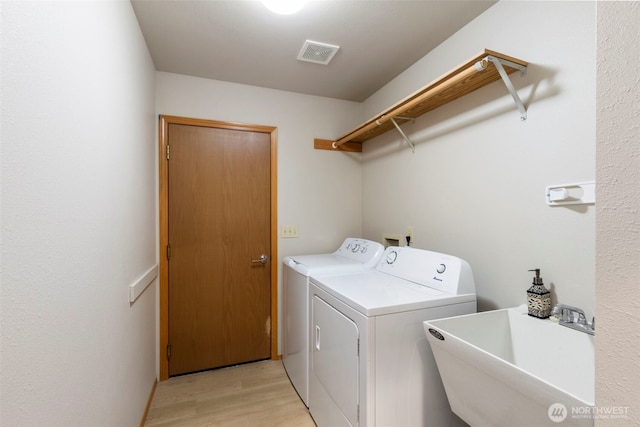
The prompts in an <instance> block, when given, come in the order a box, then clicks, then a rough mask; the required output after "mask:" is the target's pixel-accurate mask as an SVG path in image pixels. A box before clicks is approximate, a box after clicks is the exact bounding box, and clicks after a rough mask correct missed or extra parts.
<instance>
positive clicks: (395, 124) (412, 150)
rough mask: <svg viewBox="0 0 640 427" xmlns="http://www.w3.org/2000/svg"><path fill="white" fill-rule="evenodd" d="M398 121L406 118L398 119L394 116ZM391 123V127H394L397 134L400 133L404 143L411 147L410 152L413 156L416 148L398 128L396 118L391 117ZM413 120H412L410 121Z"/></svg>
mask: <svg viewBox="0 0 640 427" xmlns="http://www.w3.org/2000/svg"><path fill="white" fill-rule="evenodd" d="M396 117H397V118H399V119H405V118H406V117H399V116H396ZM389 120H391V123H393V125H394V126H395V127H396V129H398V132H400V135H402V138H403V139H404V140H405V141H406V143H407V144H409V147H411V152H412V153H414V154H415V152H416V146H415V145H414V144H413V142H411V140H410V139H409V137H408V136H407V135H406V134H405V133H404V131H403V130H402V128H400V125H399V124H398V123H397V122H396V118H395V117H391V119H389ZM411 120H413V119H411Z"/></svg>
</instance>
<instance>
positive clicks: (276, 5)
mask: <svg viewBox="0 0 640 427" xmlns="http://www.w3.org/2000/svg"><path fill="white" fill-rule="evenodd" d="M304 3H305V0H262V4H263V5H264V7H266V8H267V9H269V10H270V11H271V12H273V13H277V14H279V15H293V14H294V13H296V12H299V11H300V10H302V8H303V7H304Z"/></svg>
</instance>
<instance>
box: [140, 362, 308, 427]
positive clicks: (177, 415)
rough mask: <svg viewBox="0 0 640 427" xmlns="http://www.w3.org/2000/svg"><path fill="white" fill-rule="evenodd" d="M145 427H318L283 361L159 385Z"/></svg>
mask: <svg viewBox="0 0 640 427" xmlns="http://www.w3.org/2000/svg"><path fill="white" fill-rule="evenodd" d="M145 426H185V427H186V426H189V427H197V426H237V427H240V426H242V427H245V426H255V427H281V426H282V427H286V426H290V427H307V426H308V427H314V426H315V423H314V422H313V419H312V418H311V416H310V415H309V411H308V410H307V408H306V407H305V406H304V403H302V400H300V397H298V394H297V393H296V391H295V390H294V388H293V386H292V385H291V383H290V382H289V378H288V377H287V374H286V373H285V371H284V367H283V366H282V361H279V360H265V361H262V362H255V363H250V364H246V365H240V366H234V367H230V368H223V369H217V370H213V371H207V372H202V373H198V374H192V375H185V376H181V377H175V378H171V379H169V380H167V381H163V382H160V383H158V385H157V387H156V391H155V394H154V396H153V400H152V401H151V406H150V408H149V413H148V414H147V420H146V422H145Z"/></svg>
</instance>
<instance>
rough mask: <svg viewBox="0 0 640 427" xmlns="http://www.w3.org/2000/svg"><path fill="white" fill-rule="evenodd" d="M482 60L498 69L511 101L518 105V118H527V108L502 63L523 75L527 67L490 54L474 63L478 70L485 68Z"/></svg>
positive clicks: (523, 119)
mask: <svg viewBox="0 0 640 427" xmlns="http://www.w3.org/2000/svg"><path fill="white" fill-rule="evenodd" d="M484 61H489V62H492V63H493V65H495V67H496V70H498V74H500V77H501V78H502V81H503V82H504V85H505V86H506V87H507V90H508V91H509V93H510V94H511V97H512V98H513V101H514V102H515V103H516V107H518V111H520V120H522V121H525V120H527V109H526V108H525V106H524V104H523V103H522V100H521V99H520V96H519V95H518V92H517V91H516V88H515V87H514V86H513V83H511V79H510V78H509V75H508V74H507V72H506V71H505V69H504V67H503V65H506V66H508V67H511V68H515V69H517V70H520V75H521V76H524V75H526V74H527V67H525V66H523V65H520V64H516V63H515V62H512V61H508V60H506V59H502V58H497V57H495V56H492V55H487V56H486V57H485V58H484V59H483V60H482V61H479V62H477V63H476V69H477V70H478V71H481V70H484V69H486V66H485V65H484V64H483V62H484Z"/></svg>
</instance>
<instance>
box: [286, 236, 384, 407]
mask: <svg viewBox="0 0 640 427" xmlns="http://www.w3.org/2000/svg"><path fill="white" fill-rule="evenodd" d="M383 252H384V247H383V246H382V245H381V244H380V243H378V242H373V241H370V240H365V239H358V238H354V237H349V238H347V239H345V240H344V242H342V245H340V247H339V248H338V249H337V250H336V251H335V252H333V253H330V254H316V255H294V256H288V257H285V258H284V260H283V267H282V275H283V280H282V283H283V329H284V337H283V364H284V367H285V370H286V371H287V374H288V376H289V379H290V380H291V383H292V384H293V386H294V388H295V389H296V391H297V392H298V394H299V395H300V398H301V399H302V401H303V402H304V404H305V405H307V406H309V342H310V339H309V330H310V326H309V276H310V275H311V274H319V273H345V272H349V271H361V270H365V269H372V268H374V267H375V266H376V265H377V264H378V261H379V260H380V259H381V257H382V253H383Z"/></svg>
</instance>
